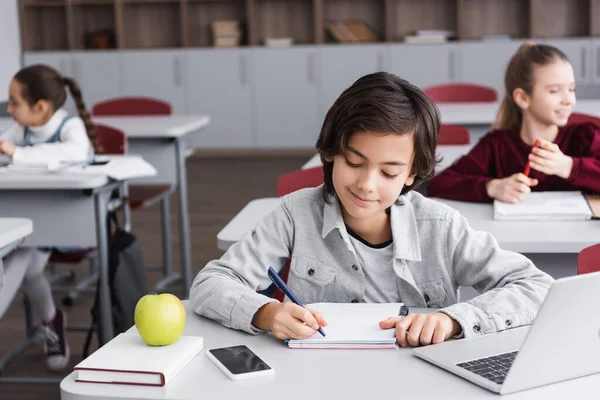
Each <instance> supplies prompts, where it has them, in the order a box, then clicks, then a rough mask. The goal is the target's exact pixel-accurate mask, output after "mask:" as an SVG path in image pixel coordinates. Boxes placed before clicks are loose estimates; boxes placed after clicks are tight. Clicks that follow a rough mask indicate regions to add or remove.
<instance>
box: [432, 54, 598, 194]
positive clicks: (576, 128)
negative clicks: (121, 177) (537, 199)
mask: <svg viewBox="0 0 600 400" xmlns="http://www.w3.org/2000/svg"><path fill="white" fill-rule="evenodd" d="M504 87H505V92H506V94H505V96H504V99H503V101H502V104H501V106H500V110H499V111H498V115H497V119H496V122H495V124H494V129H493V130H492V131H491V132H489V133H488V134H487V135H485V136H484V137H483V138H481V140H480V141H479V142H478V143H477V145H476V146H475V147H474V148H473V149H472V150H471V151H470V152H469V153H468V154H467V155H465V156H463V157H461V158H460V159H459V160H458V161H457V162H456V163H455V164H454V165H452V166H451V167H449V168H447V169H446V170H444V171H442V172H441V173H440V174H439V175H437V176H436V177H434V178H432V180H431V182H430V183H429V186H428V195H429V196H432V197H442V198H447V199H452V200H463V201H476V202H489V201H492V200H493V199H497V200H501V201H504V202H507V203H519V202H521V201H523V200H524V199H525V196H527V194H528V193H529V192H531V191H532V190H534V191H552V190H585V191H600V129H599V128H598V127H597V126H595V125H594V124H592V123H582V124H568V125H567V120H568V119H569V116H570V115H571V112H572V111H573V107H574V106H575V78H574V75H573V67H572V66H571V64H570V62H569V60H568V58H567V56H566V55H565V54H564V53H563V52H562V51H560V50H558V49H557V48H555V47H552V46H548V45H542V44H532V43H526V44H524V45H522V46H521V47H520V48H519V49H518V50H517V52H516V53H515V54H514V55H513V57H512V58H511V60H510V62H509V64H508V67H507V70H506V74H505V76H504ZM538 139H539V147H533V145H534V143H535V142H536V140H538ZM527 163H529V166H530V173H529V176H526V175H525V174H524V171H525V169H526V165H527Z"/></svg>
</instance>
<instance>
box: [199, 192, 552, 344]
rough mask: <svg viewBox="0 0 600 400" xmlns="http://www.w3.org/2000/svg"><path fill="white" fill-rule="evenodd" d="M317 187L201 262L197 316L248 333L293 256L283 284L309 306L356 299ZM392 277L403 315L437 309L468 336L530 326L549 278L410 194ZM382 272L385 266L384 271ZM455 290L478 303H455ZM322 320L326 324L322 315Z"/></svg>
mask: <svg viewBox="0 0 600 400" xmlns="http://www.w3.org/2000/svg"><path fill="white" fill-rule="evenodd" d="M330 203H331V204H328V203H326V202H325V201H324V200H323V195H322V186H321V187H318V188H311V189H303V190H300V191H297V192H295V193H292V194H290V195H287V196H285V197H283V199H282V203H281V205H280V206H279V207H278V208H277V209H276V210H275V211H273V212H272V213H271V214H269V215H267V216H266V217H265V218H264V219H263V220H261V221H260V222H259V223H258V225H257V226H256V228H255V229H254V230H252V231H251V232H249V233H248V234H246V235H245V236H244V237H243V239H242V240H240V241H239V242H238V243H236V244H234V245H233V246H231V248H229V250H228V251H227V252H226V253H225V254H224V255H223V256H222V257H221V259H219V260H214V261H211V262H209V263H208V264H207V265H206V267H205V268H204V269H203V270H202V271H200V272H199V273H198V275H197V276H196V279H195V280H194V283H193V285H192V289H191V293H190V300H191V304H192V306H193V308H194V310H195V311H196V313H198V314H200V315H203V316H205V317H207V318H211V319H214V320H216V321H218V322H220V323H221V324H223V325H225V326H227V327H230V328H234V329H239V330H244V331H246V332H249V333H255V334H256V333H259V332H261V331H260V330H258V329H257V328H255V327H254V326H253V325H252V318H253V316H254V314H255V313H256V311H257V310H258V309H259V308H260V307H262V306H263V305H265V304H266V303H268V302H270V301H274V299H271V298H269V297H266V296H263V295H261V294H258V293H257V291H259V290H264V289H266V288H267V287H268V286H269V285H270V284H271V281H270V280H269V278H268V275H267V270H268V268H269V266H272V267H273V268H274V269H275V270H281V269H282V268H283V267H284V266H285V265H286V263H287V260H288V259H289V258H291V269H290V274H289V277H288V282H287V283H288V286H289V287H290V288H291V289H292V291H293V292H294V293H295V294H296V296H298V298H299V299H300V300H301V301H302V302H304V303H305V304H307V303H317V302H339V303H349V302H356V301H359V302H360V301H363V294H364V292H365V284H366V283H365V277H364V274H363V272H362V267H361V266H360V264H359V262H358V261H357V258H356V256H355V253H354V248H353V246H352V244H351V242H350V239H349V237H348V233H347V231H346V228H345V225H344V221H343V218H342V214H341V210H340V205H339V202H338V200H337V199H335V198H333V199H331V201H330ZM391 228H392V236H393V240H394V242H393V246H394V260H393V269H394V272H395V274H396V284H397V288H398V292H399V294H400V298H401V299H402V302H404V303H405V304H406V305H407V306H409V307H411V306H412V307H441V308H442V310H441V311H442V312H444V313H446V314H448V315H449V316H451V317H452V318H454V319H455V320H456V321H458V323H459V324H460V325H461V327H462V329H463V331H462V333H461V336H463V335H464V336H465V337H471V336H476V335H481V334H487V333H492V332H497V331H501V330H503V329H507V328H512V327H516V326H520V325H527V324H531V323H532V322H533V319H534V318H535V316H536V314H537V311H538V308H539V307H540V304H541V303H542V301H543V300H544V297H545V296H546V293H547V291H548V289H549V286H550V284H551V282H552V278H551V277H550V276H549V275H547V274H545V273H543V272H542V271H540V270H538V269H537V268H536V267H535V266H534V265H533V263H532V262H531V261H530V260H529V259H527V258H526V257H524V256H522V255H520V254H518V253H513V252H510V251H506V250H502V249H500V247H499V246H498V243H497V241H496V239H495V238H494V237H493V236H492V235H490V234H488V233H486V232H481V231H475V230H473V229H472V228H471V227H470V226H469V224H468V222H467V220H466V219H465V218H464V217H462V216H461V215H460V214H459V213H458V212H457V211H456V210H454V209H452V208H450V207H448V206H446V205H444V204H441V203H438V202H436V201H434V200H431V199H428V198H425V197H423V196H422V195H421V194H419V193H417V192H414V191H411V192H409V193H407V194H406V195H402V196H400V198H399V199H398V201H397V202H396V204H394V205H393V206H392V207H391ZM382 267H386V266H382ZM459 286H465V287H469V286H473V287H474V288H475V289H476V290H477V291H479V293H482V294H481V295H479V296H477V297H476V298H474V299H472V300H469V301H467V302H463V303H457V301H458V288H459ZM325 318H326V319H327V316H326V315H325Z"/></svg>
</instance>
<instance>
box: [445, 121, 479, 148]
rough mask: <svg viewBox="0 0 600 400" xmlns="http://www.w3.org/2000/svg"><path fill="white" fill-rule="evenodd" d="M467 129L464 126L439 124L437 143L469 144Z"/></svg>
mask: <svg viewBox="0 0 600 400" xmlns="http://www.w3.org/2000/svg"><path fill="white" fill-rule="evenodd" d="M470 143H471V139H470V136H469V130H468V129H467V128H465V127H464V126H458V125H451V124H441V125H440V133H439V135H438V145H465V144H470Z"/></svg>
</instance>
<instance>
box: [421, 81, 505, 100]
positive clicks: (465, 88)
mask: <svg viewBox="0 0 600 400" xmlns="http://www.w3.org/2000/svg"><path fill="white" fill-rule="evenodd" d="M423 92H424V93H425V94H426V95H427V96H429V98H430V99H431V100H433V101H435V102H436V103H479V102H493V101H496V100H498V94H497V93H496V90H494V89H493V88H491V87H487V86H482V85H473V84H469V83H453V84H448V85H438V86H431V87H428V88H426V89H424V90H423Z"/></svg>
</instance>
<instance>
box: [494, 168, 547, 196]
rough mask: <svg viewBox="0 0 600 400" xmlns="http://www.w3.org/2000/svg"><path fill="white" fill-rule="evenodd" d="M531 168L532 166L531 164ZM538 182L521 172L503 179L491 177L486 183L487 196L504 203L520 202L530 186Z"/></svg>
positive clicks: (529, 190)
mask: <svg viewBox="0 0 600 400" xmlns="http://www.w3.org/2000/svg"><path fill="white" fill-rule="evenodd" d="M532 168H533V166H532ZM537 184H538V180H537V179H532V178H529V177H527V176H525V174H523V173H520V172H519V173H516V174H513V175H511V176H509V177H507V178H504V179H492V180H491V181H489V182H488V183H487V185H486V191H487V194H488V196H490V197H491V198H492V199H496V200H500V201H503V202H505V203H515V204H516V203H520V202H522V201H523V200H525V196H526V195H527V194H529V192H531V189H530V188H531V187H532V186H535V185H537Z"/></svg>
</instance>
